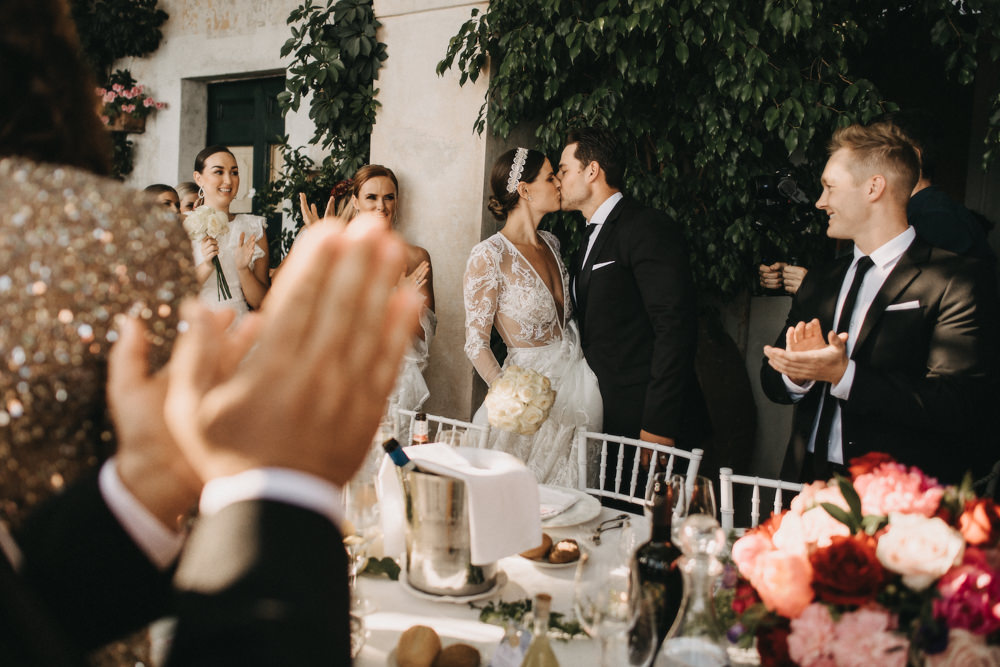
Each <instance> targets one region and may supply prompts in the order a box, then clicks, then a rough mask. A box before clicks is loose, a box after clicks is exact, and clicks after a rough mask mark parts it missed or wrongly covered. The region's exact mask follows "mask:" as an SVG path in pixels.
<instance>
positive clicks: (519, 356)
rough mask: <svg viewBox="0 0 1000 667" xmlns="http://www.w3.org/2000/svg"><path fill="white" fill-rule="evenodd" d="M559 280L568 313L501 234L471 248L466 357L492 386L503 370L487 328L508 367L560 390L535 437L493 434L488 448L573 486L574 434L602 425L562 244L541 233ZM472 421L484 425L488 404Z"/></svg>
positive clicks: (548, 479) (543, 477) (543, 479)
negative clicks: (499, 340)
mask: <svg viewBox="0 0 1000 667" xmlns="http://www.w3.org/2000/svg"><path fill="white" fill-rule="evenodd" d="M538 235H539V237H540V238H541V239H542V241H543V242H544V243H545V245H546V246H547V247H548V248H549V250H550V251H551V252H552V255H553V256H554V257H555V259H556V263H557V264H558V265H559V274H560V277H561V279H562V292H563V295H564V296H563V302H564V306H563V314H562V318H561V319H560V317H559V311H558V308H557V306H556V300H555V298H554V297H553V295H552V293H551V292H550V291H549V289H548V288H547V287H546V286H545V283H544V282H543V281H542V279H541V277H540V276H539V275H538V272H537V271H535V269H534V267H533V266H532V265H531V264H530V263H529V262H528V260H527V259H526V258H525V257H524V255H522V254H521V252H520V251H519V250H518V249H517V247H515V246H514V244H513V243H511V242H510V241H509V240H508V239H507V237H505V236H504V235H503V234H500V233H497V234H494V235H493V236H491V237H490V238H488V239H486V240H485V241H483V242H481V243H480V244H478V245H477V246H476V247H475V248H473V249H472V254H471V255H470V256H469V262H468V264H467V265H466V269H465V280H464V292H465V353H466V355H468V357H469V359H470V360H471V361H472V364H473V365H474V366H475V368H476V371H477V372H478V373H479V375H480V376H482V378H483V380H485V381H486V383H487V384H492V383H493V381H494V380H495V379H497V378H498V377H499V376H500V375H501V374H502V372H503V368H502V367H501V366H500V364H499V363H497V360H496V357H494V356H493V353H492V352H491V351H490V346H489V342H490V329H491V327H493V326H496V328H497V331H499V332H500V336H501V337H502V338H503V340H504V343H506V344H507V349H508V354H507V359H506V361H505V363H504V366H507V365H511V364H515V365H517V366H521V367H522V368H531V369H534V370H536V371H538V372H539V373H541V374H542V375H545V376H546V377H548V378H549V380H550V381H551V382H552V387H553V388H554V389H555V391H556V400H555V403H554V404H553V406H552V410H551V412H550V413H549V418H548V419H547V420H546V421H545V422H544V423H543V424H542V427H541V428H540V429H539V430H538V432H537V433H535V434H534V435H530V436H522V435H517V434H516V433H511V432H508V431H502V430H500V429H498V428H493V429H491V430H490V447H492V448H494V449H500V450H502V451H505V452H508V453H510V454H513V455H514V456H517V457H518V458H520V459H521V460H523V461H524V462H525V463H526V464H527V465H528V467H529V468H530V469H531V471H532V472H534V473H535V476H536V477H537V478H538V481H539V482H540V483H544V484H553V485H557V486H569V487H573V488H576V486H577V478H578V474H577V473H578V469H579V468H578V465H577V453H576V442H575V440H574V432H575V430H576V428H577V427H578V426H586V427H587V429H588V430H592V431H599V430H600V429H601V425H602V421H603V408H602V402H601V392H600V389H599V388H598V385H597V377H596V376H595V375H594V373H593V371H591V370H590V367H589V366H588V365H587V362H586V361H585V360H584V358H583V351H582V350H581V348H580V333H579V329H578V328H577V325H576V322H574V321H573V320H572V318H571V315H572V313H571V305H570V303H571V300H570V298H569V274H568V273H567V272H566V267H565V266H563V263H562V260H560V259H559V241H558V240H557V239H556V237H555V236H554V235H553V234H551V233H549V232H544V231H540V232H538ZM473 421H474V422H476V423H486V421H487V414H486V406H485V405H483V406H480V408H479V410H478V411H477V412H476V415H475V417H474V418H473Z"/></svg>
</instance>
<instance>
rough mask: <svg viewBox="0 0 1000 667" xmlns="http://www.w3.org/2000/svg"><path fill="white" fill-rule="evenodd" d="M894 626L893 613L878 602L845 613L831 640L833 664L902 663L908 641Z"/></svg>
mask: <svg viewBox="0 0 1000 667" xmlns="http://www.w3.org/2000/svg"><path fill="white" fill-rule="evenodd" d="M895 629H896V617H895V616H893V615H892V614H890V613H889V612H888V611H887V610H886V609H884V608H883V607H879V606H878V605H870V606H867V607H862V608H861V609H858V610H857V611H851V612H847V613H845V614H844V615H843V616H841V617H840V621H838V622H837V627H836V630H835V636H834V641H833V657H834V659H835V660H836V661H837V667H870V666H871V665H878V666H879V667H906V658H907V654H908V653H909V651H910V642H909V640H908V639H907V638H906V637H904V636H903V635H900V634H897V633H896V632H894V631H895Z"/></svg>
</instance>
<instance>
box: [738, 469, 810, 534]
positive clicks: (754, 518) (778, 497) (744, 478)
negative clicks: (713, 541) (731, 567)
mask: <svg viewBox="0 0 1000 667" xmlns="http://www.w3.org/2000/svg"><path fill="white" fill-rule="evenodd" d="M733 484H743V485H746V486H752V487H753V495H752V496H751V498H750V528H754V527H756V526H757V524H758V523H760V487H762V486H763V487H765V488H768V489H774V503H773V505H772V508H771V509H772V511H773V512H774V513H779V512H781V507H782V492H783V491H788V492H790V493H793V494H794V493H798V492H799V491H801V490H802V485H801V484H798V483H796V482H783V481H781V480H780V479H766V478H764V477H750V476H748V475H734V474H733V470H732V468H720V469H719V495H720V496H721V497H720V500H719V518H720V520H721V522H722V529H723V530H725V531H726V534H727V535H728V534H729V533H730V532H732V531H733V530H734V528H733V517H734V515H735V514H736V509H735V507H734V505H733ZM738 530H739V531H740V532H742V531H745V530H746V528H742V529H738Z"/></svg>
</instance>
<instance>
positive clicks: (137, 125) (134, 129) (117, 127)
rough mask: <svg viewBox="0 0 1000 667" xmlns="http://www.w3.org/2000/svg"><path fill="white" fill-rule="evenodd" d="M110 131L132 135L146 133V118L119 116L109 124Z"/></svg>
mask: <svg viewBox="0 0 1000 667" xmlns="http://www.w3.org/2000/svg"><path fill="white" fill-rule="evenodd" d="M108 129H109V130H111V131H112V132H130V133H132V134H142V133H143V132H145V131H146V118H145V116H141V117H140V116H130V115H127V114H119V115H117V116H115V118H114V120H112V121H111V123H110V124H108Z"/></svg>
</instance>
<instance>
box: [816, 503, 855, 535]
mask: <svg viewBox="0 0 1000 667" xmlns="http://www.w3.org/2000/svg"><path fill="white" fill-rule="evenodd" d="M820 505H821V506H822V507H823V509H825V510H826V511H827V512H828V513H829V514H830V516H832V517H833V518H834V519H836V520H837V521H839V522H840V523H842V524H844V525H845V526H847V527H848V528H850V529H851V534H852V535H853V534H854V533H856V532H858V529H859V528H860V525H858V523H857V522H856V521H855V520H854V517H853V516H852V515H851V514H850V513H848V512H846V511H844V509H843V508H842V507H840V506H838V505H834V504H833V503H820Z"/></svg>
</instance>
